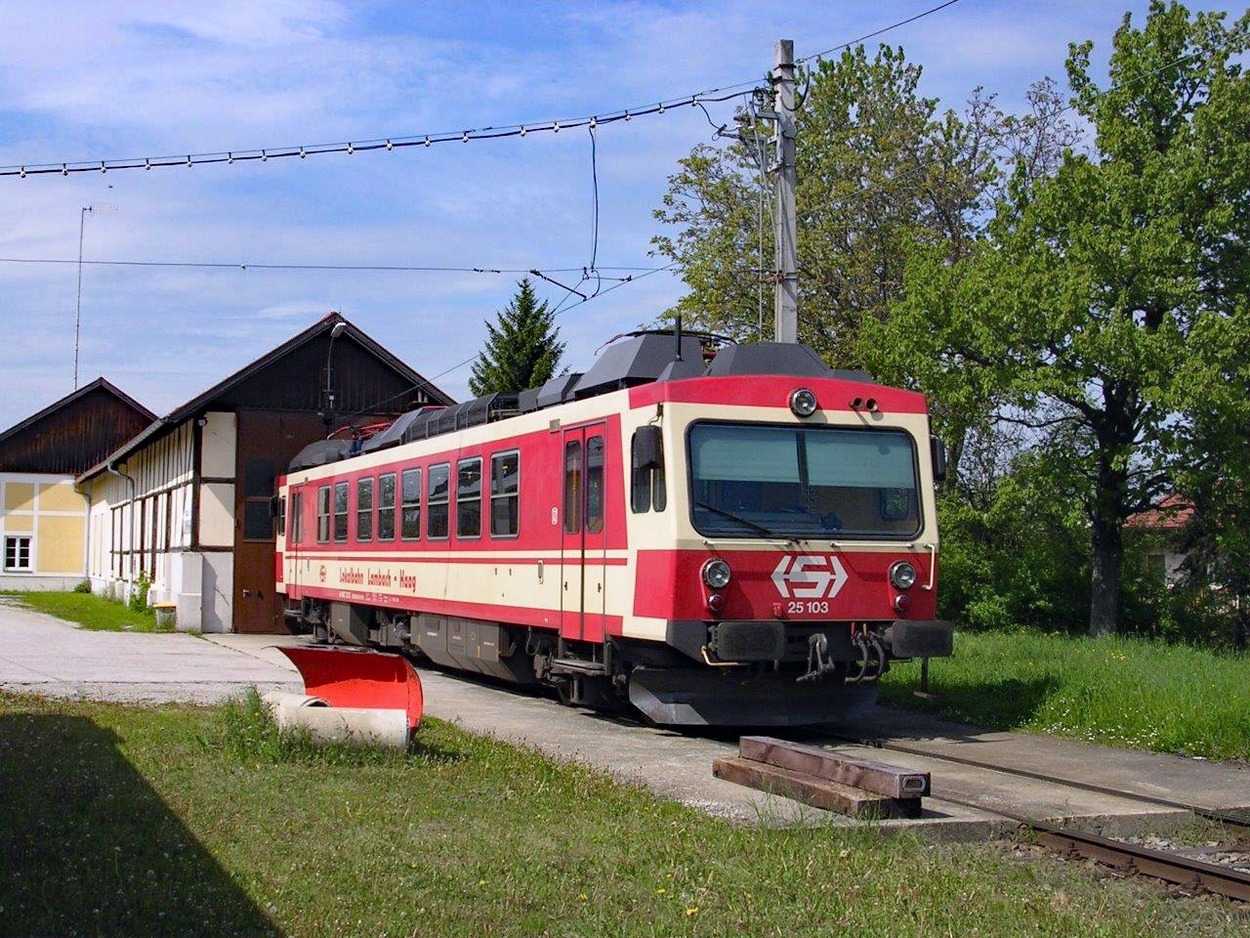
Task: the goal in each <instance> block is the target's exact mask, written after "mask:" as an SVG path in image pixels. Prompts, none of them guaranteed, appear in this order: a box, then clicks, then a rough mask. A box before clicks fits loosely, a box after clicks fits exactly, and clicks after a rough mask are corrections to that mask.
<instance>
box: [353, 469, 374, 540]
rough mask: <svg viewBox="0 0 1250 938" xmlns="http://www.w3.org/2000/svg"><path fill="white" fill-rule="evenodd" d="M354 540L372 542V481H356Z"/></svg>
mask: <svg viewBox="0 0 1250 938" xmlns="http://www.w3.org/2000/svg"><path fill="white" fill-rule="evenodd" d="M356 540H358V541H371V540H373V480H372V479H357V480H356Z"/></svg>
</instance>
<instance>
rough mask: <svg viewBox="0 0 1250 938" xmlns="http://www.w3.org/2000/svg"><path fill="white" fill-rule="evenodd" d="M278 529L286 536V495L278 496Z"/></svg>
mask: <svg viewBox="0 0 1250 938" xmlns="http://www.w3.org/2000/svg"><path fill="white" fill-rule="evenodd" d="M278 531H279V532H281V534H282V536H283V537H285V536H286V496H285V495H279V496H278Z"/></svg>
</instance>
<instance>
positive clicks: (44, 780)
mask: <svg viewBox="0 0 1250 938" xmlns="http://www.w3.org/2000/svg"><path fill="white" fill-rule="evenodd" d="M709 771H710V768H709ZM0 791H4V792H5V797H4V798H0V890H3V891H0V906H2V908H0V921H2V922H3V923H4V924H3V926H2V927H0V931H4V932H5V933H8V934H41V935H42V934H48V935H51V934H56V935H66V936H72V935H96V934H100V935H123V934H125V935H138V934H143V935H195V934H202V935H231V934H234V935H242V934H246V935H279V934H281V935H298V936H310V938H316V936H332V935H353V936H354V935H364V936H403V938H407V936H411V935H422V936H428V935H488V934H489V935H548V936H566V935H696V936H702V935H708V936H722V935H726V934H730V933H740V934H745V935H752V936H754V935H785V936H806V935H833V934H856V935H863V936H876V935H891V936H910V935H915V936H925V938H928V936H931V935H935V934H938V935H943V934H959V935H994V936H998V935H1072V934H1082V935H1095V936H1098V935H1107V936H1111V935H1125V934H1132V935H1174V934H1180V933H1184V934H1187V935H1233V934H1244V932H1245V929H1246V927H1247V925H1248V924H1250V919H1247V916H1246V913H1245V911H1244V910H1243V909H1240V908H1238V907H1237V906H1235V905H1233V904H1231V903H1226V902H1223V901H1222V900H1196V899H1188V898H1168V897H1167V896H1166V894H1165V893H1164V892H1163V890H1161V889H1159V888H1158V887H1156V886H1154V885H1152V884H1149V883H1146V882H1144V881H1140V880H1134V879H1117V878H1105V879H1100V878H1098V877H1097V876H1096V875H1092V874H1091V869H1090V868H1088V867H1085V866H1083V865H1079V864H1072V863H1065V862H1063V861H1060V860H1056V859H1053V858H1048V857H1044V856H1042V855H1039V854H1037V853H1035V852H1034V851H1033V850H1032V848H1029V847H1027V846H1020V845H1010V844H998V845H990V846H985V845H972V846H955V845H947V846H938V847H932V846H925V845H923V844H921V843H920V842H919V841H917V840H914V839H912V838H911V837H910V836H900V837H891V838H886V837H881V836H878V835H877V833H876V832H875V831H873V830H871V829H868V830H862V829H861V830H845V829H838V828H833V827H819V828H815V829H811V828H809V829H761V828H754V827H740V826H733V825H730V824H728V823H724V822H721V821H718V820H714V819H710V818H708V817H707V816H705V815H703V814H701V813H699V812H697V811H695V810H693V809H688V808H685V807H682V806H680V805H676V804H672V803H667V802H663V801H659V800H656V799H655V798H653V797H651V796H650V795H649V794H647V793H646V792H645V791H643V790H640V789H638V788H634V787H630V786H626V785H622V784H620V783H617V782H615V781H612V780H611V779H609V778H607V777H605V776H603V775H600V774H597V773H595V772H592V771H588V770H586V769H585V768H581V767H577V766H568V765H560V764H556V763H553V762H550V761H548V760H546V759H544V758H543V757H541V756H539V755H538V754H536V753H534V752H531V751H528V750H523V749H516V748H512V747H509V746H506V745H504V744H502V743H497V742H494V741H491V740H488V739H483V738H479V737H474V736H470V735H468V734H466V733H464V732H462V731H460V730H459V729H457V728H456V727H454V726H452V725H449V724H446V723H442V722H439V721H437V720H428V721H426V722H425V723H424V724H423V726H422V728H421V731H420V733H419V735H418V742H417V743H416V745H415V746H414V748H413V749H412V751H411V752H409V753H394V752H382V751H373V750H363V751H362V750H350V749H345V748H342V747H328V748H317V747H314V746H312V745H311V744H310V743H308V742H307V741H306V740H305V739H301V738H299V737H293V738H282V737H279V736H277V734H276V733H275V731H274V730H273V728H272V726H271V725H270V724H269V723H268V722H267V721H266V720H265V719H264V717H263V714H262V712H261V709H260V706H259V704H258V701H257V700H256V699H255V698H254V697H252V698H250V699H248V700H246V701H243V702H239V703H235V704H233V705H230V706H228V707H226V708H221V709H217V710H199V709H192V708H182V707H162V708H160V709H140V708H133V707H125V706H120V705H108V704H92V703H82V702H67V701H45V700H39V699H34V698H25V697H6V696H0Z"/></svg>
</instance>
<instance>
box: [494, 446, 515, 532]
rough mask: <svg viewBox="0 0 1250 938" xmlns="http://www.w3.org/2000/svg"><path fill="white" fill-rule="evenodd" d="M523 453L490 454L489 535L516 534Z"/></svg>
mask: <svg viewBox="0 0 1250 938" xmlns="http://www.w3.org/2000/svg"><path fill="white" fill-rule="evenodd" d="M520 492H521V454H520V453H518V452H517V451H516V450H513V451H512V452H510V453H497V454H496V455H494V456H492V457H491V458H490V536H491V537H516V536H517V532H518V531H519V530H520V517H521V505H520V501H521V496H520Z"/></svg>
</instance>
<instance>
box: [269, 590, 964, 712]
mask: <svg viewBox="0 0 1250 938" xmlns="http://www.w3.org/2000/svg"><path fill="white" fill-rule="evenodd" d="M286 619H287V623H288V626H289V627H290V628H291V630H292V631H295V632H301V633H311V634H312V635H313V636H314V637H315V638H316V639H318V640H319V641H321V642H325V643H328V644H345V645H354V646H364V647H371V648H375V649H378V650H381V651H389V652H394V653H398V654H403V655H405V656H408V657H410V658H414V659H417V660H426V661H429V662H431V663H433V664H435V665H437V666H440V667H443V668H448V669H451V670H455V671H460V672H468V673H472V674H479V675H483V676H486V677H489V678H493V679H495V680H498V681H502V682H506V683H509V684H514V685H519V686H524V687H534V688H537V687H545V688H548V689H551V690H553V691H554V692H555V693H556V694H557V695H558V697H559V699H560V700H561V702H563V703H565V704H567V705H570V706H584V707H589V708H593V709H596V710H609V711H611V710H626V709H629V708H631V707H632V708H634V709H636V710H638V711H639V712H641V713H642V715H643V716H644V717H645V718H646V719H648V720H649V721H651V722H653V723H656V724H659V725H668V726H734V727H765V726H802V725H815V724H820V723H828V722H831V721H835V720H839V719H844V718H847V717H852V716H855V715H856V714H857V713H858V712H860V711H862V710H863V709H865V708H867V707H871V706H872V705H873V704H874V703H875V701H876V696H877V693H876V682H877V680H878V679H879V678H880V677H881V676H882V675H884V674H885V673H886V671H888V670H889V666H890V662H891V660H896V659H899V658H904V657H922V656H924V657H927V656H940V655H948V654H950V627H949V624H947V623H938V622H933V623H924V622H892V623H891V622H883V623H856V624H851V623H844V622H819V623H818V622H788V623H787V622H780V621H771V622H769V621H765V622H721V623H708V622H702V621H694V622H670V623H669V628H668V639H667V641H666V642H664V643H660V642H651V641H642V640H637V639H626V638H619V637H616V638H610V639H609V640H608V641H606V642H604V643H598V642H582V641H568V640H565V639H563V638H561V637H560V636H559V635H558V634H557V633H555V632H553V631H548V630H545V629H537V628H530V627H525V626H517V625H509V624H505V623H500V622H488V621H483V620H477V619H465V618H459V617H452V616H442V615H431V614H426V613H417V614H411V613H408V612H399V611H392V610H384V609H377V608H374V607H370V606H363V605H355V604H349V603H338V602H323V601H320V600H316V599H309V598H305V599H303V600H300V601H292V602H291V603H289V604H288V607H287V610H286Z"/></svg>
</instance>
